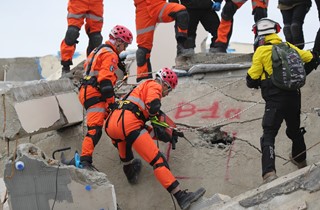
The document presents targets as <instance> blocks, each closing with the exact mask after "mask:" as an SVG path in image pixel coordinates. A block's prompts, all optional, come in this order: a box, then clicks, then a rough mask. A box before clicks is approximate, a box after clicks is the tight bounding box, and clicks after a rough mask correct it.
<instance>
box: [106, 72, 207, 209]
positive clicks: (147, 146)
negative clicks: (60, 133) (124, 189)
mask: <svg viewBox="0 0 320 210" xmlns="http://www.w3.org/2000/svg"><path fill="white" fill-rule="evenodd" d="M177 84H178V78H177V75H176V74H175V73H174V72H173V71H172V70H171V69H169V68H163V69H161V70H160V71H158V72H157V73H156V78H155V79H154V80H146V81H144V82H142V83H140V84H139V85H138V86H137V87H136V88H134V89H133V91H132V92H131V93H129V95H127V96H126V97H125V98H124V99H123V100H122V101H121V102H120V105H119V106H118V108H117V109H115V110H114V111H113V112H112V113H111V114H110V116H109V118H108V119H107V121H106V126H105V129H106V133H107V134H108V136H109V137H110V138H111V139H112V143H113V144H114V145H115V147H116V148H117V149H118V152H119V156H120V159H121V161H122V162H123V171H124V173H125V175H126V177H127V179H128V182H129V183H130V184H136V183H137V181H138V175H139V173H140V171H141V160H140V159H137V158H134V156H133V152H132V148H134V149H135V151H136V152H137V153H138V154H139V155H140V156H141V157H142V158H143V159H144V160H145V161H146V162H147V163H149V164H150V165H151V166H152V167H153V170H154V175H155V177H156V178H157V179H158V181H159V182H160V183H161V185H162V186H163V187H164V188H165V189H167V191H168V192H169V193H171V194H173V195H174V197H175V198H176V200H177V202H178V204H179V206H180V207H181V209H187V208H188V207H189V206H190V205H191V203H192V202H194V201H196V200H197V199H199V198H200V197H201V196H202V195H203V194H204V193H205V189H204V188H200V189H198V190H197V191H196V192H186V191H185V190H180V188H179V182H178V181H177V180H176V178H175V177H174V175H173V174H172V173H171V171H170V169H169V164H168V162H167V161H166V158H165V157H164V155H163V154H162V153H161V152H160V150H159V148H158V147H157V146H156V144H155V142H154V141H153V138H152V137H151V135H150V134H149V132H148V130H150V129H148V130H147V128H146V125H145V123H146V122H147V121H148V120H149V119H150V118H151V117H153V116H157V115H158V114H159V113H160V112H161V111H160V107H161V98H162V97H165V96H167V95H168V93H169V92H170V91H171V90H173V89H174V88H175V87H176V86H177Z"/></svg>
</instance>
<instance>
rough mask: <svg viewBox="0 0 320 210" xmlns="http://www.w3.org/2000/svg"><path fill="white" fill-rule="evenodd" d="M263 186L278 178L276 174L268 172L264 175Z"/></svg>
mask: <svg viewBox="0 0 320 210" xmlns="http://www.w3.org/2000/svg"><path fill="white" fill-rule="evenodd" d="M262 178H263V184H266V183H269V182H271V181H273V180H275V179H277V178H278V176H277V174H276V172H275V171H270V172H268V173H266V174H265V175H263V177H262Z"/></svg>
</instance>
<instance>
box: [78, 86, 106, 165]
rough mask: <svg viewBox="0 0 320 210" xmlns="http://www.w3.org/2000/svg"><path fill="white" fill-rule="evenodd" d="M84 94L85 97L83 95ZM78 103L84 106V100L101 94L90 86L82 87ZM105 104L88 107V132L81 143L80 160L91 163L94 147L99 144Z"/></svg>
mask: <svg viewBox="0 0 320 210" xmlns="http://www.w3.org/2000/svg"><path fill="white" fill-rule="evenodd" d="M84 93H86V95H84ZM78 97H79V101H80V103H81V104H82V105H84V102H85V100H88V99H90V98H92V97H101V94H100V93H99V91H98V90H96V89H95V88H93V87H91V86H87V87H85V86H82V87H81V88H80V90H79V94H78ZM105 106H106V105H105V103H104V102H99V103H97V104H94V105H92V106H90V107H89V108H88V109H87V110H86V111H87V116H86V118H87V127H88V132H87V134H86V136H85V138H84V140H83V142H82V153H81V160H87V161H89V162H91V161H92V153H93V150H94V147H95V146H96V144H97V143H98V142H99V140H100V138H101V134H102V127H103V123H104V118H105V112H106V110H105Z"/></svg>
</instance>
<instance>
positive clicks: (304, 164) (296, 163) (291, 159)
mask: <svg viewBox="0 0 320 210" xmlns="http://www.w3.org/2000/svg"><path fill="white" fill-rule="evenodd" d="M289 159H290V161H291V163H293V164H295V165H296V166H297V167H298V169H300V168H304V167H306V166H307V160H303V161H301V162H297V161H295V160H294V159H293V158H292V154H291V153H290V154H289Z"/></svg>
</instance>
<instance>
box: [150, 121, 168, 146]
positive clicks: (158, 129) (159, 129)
mask: <svg viewBox="0 0 320 210" xmlns="http://www.w3.org/2000/svg"><path fill="white" fill-rule="evenodd" d="M151 125H152V127H153V131H154V135H155V136H156V137H157V139H159V140H160V141H163V142H165V143H167V142H170V141H171V140H172V136H171V135H170V134H169V133H167V132H166V128H165V127H163V126H161V125H157V124H154V123H151Z"/></svg>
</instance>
